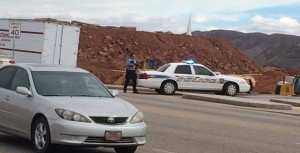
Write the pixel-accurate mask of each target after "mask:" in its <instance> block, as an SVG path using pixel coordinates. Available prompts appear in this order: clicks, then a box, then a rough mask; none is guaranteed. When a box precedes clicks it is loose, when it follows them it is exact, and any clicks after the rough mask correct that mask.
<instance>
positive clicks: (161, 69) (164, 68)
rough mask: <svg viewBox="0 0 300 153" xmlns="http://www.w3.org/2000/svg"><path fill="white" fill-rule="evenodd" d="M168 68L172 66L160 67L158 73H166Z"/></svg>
mask: <svg viewBox="0 0 300 153" xmlns="http://www.w3.org/2000/svg"><path fill="white" fill-rule="evenodd" d="M168 67H170V64H165V65H163V66H161V67H159V68H158V69H157V70H156V71H158V72H165V71H166V69H167V68H168Z"/></svg>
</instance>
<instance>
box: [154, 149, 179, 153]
mask: <svg viewBox="0 0 300 153" xmlns="http://www.w3.org/2000/svg"><path fill="white" fill-rule="evenodd" d="M152 150H153V151H155V152H163V153H175V152H170V151H166V150H161V149H155V148H154V149H152Z"/></svg>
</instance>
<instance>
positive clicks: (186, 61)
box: [184, 60, 195, 64]
mask: <svg viewBox="0 0 300 153" xmlns="http://www.w3.org/2000/svg"><path fill="white" fill-rule="evenodd" d="M184 62H185V63H186V64H194V63H195V61H194V60H185V61H184Z"/></svg>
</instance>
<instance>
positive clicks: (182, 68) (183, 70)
mask: <svg viewBox="0 0 300 153" xmlns="http://www.w3.org/2000/svg"><path fill="white" fill-rule="evenodd" d="M174 73H177V74H192V71H191V67H190V65H178V66H177V67H176V69H175V72H174Z"/></svg>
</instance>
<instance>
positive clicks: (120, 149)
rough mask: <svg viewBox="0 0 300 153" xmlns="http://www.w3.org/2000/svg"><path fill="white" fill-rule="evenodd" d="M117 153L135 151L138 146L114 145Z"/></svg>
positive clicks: (131, 152)
mask: <svg viewBox="0 0 300 153" xmlns="http://www.w3.org/2000/svg"><path fill="white" fill-rule="evenodd" d="M114 149H115V151H116V153H134V152H135V151H136V149H137V146H129V147H114Z"/></svg>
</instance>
